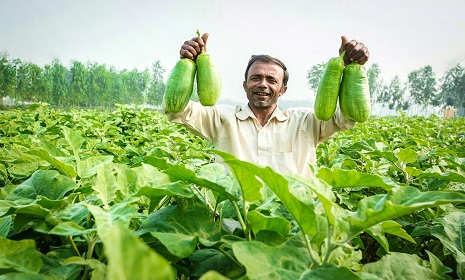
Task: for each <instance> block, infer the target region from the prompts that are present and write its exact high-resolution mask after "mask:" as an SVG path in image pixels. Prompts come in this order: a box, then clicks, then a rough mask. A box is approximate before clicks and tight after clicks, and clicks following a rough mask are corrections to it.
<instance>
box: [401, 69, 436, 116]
mask: <svg viewBox="0 0 465 280" xmlns="http://www.w3.org/2000/svg"><path fill="white" fill-rule="evenodd" d="M408 88H409V91H410V96H411V97H412V99H413V102H414V103H415V104H417V105H419V106H421V107H422V108H423V109H426V107H428V105H433V104H434V100H435V98H436V78H435V75H434V72H433V68H432V67H431V66H430V65H427V66H425V67H423V68H421V69H419V70H416V71H412V72H410V73H409V74H408Z"/></svg>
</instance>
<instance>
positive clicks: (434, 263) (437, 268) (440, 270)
mask: <svg viewBox="0 0 465 280" xmlns="http://www.w3.org/2000/svg"><path fill="white" fill-rule="evenodd" d="M426 253H427V254H428V257H429V261H430V263H431V270H432V271H434V272H435V273H436V274H438V275H439V276H441V277H442V279H448V280H449V279H450V280H452V277H450V276H449V275H447V273H451V272H452V269H451V268H449V267H447V266H445V265H444V264H442V262H441V261H440V260H439V258H438V257H436V256H435V255H434V254H433V253H431V252H430V251H426Z"/></svg>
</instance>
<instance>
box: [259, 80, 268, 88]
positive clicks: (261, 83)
mask: <svg viewBox="0 0 465 280" xmlns="http://www.w3.org/2000/svg"><path fill="white" fill-rule="evenodd" d="M258 86H259V87H262V88H263V87H264V88H267V87H268V83H267V82H266V79H261V80H260V83H259V84H258Z"/></svg>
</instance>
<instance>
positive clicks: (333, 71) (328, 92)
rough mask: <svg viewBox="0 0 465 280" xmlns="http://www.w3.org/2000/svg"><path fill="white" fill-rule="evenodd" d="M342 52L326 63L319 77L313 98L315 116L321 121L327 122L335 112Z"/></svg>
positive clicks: (341, 68) (342, 64)
mask: <svg viewBox="0 0 465 280" xmlns="http://www.w3.org/2000/svg"><path fill="white" fill-rule="evenodd" d="M345 53H346V51H345V50H344V51H343V52H342V53H341V55H340V56H337V57H333V58H331V59H330V60H329V61H328V64H327V65H326V68H325V72H324V73H323V76H322V77H321V80H320V83H319V84H318V89H317V93H316V97H315V105H314V111H315V116H316V117H317V118H318V119H319V120H322V121H327V120H329V119H330V118H331V117H332V116H333V115H334V112H335V111H336V106H337V100H338V97H339V88H340V83H341V77H342V73H343V70H344V60H343V57H344V55H345Z"/></svg>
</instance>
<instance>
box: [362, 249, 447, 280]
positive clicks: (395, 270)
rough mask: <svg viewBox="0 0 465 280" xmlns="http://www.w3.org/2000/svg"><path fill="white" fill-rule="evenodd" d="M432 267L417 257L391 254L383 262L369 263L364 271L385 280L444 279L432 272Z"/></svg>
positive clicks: (384, 257) (383, 258) (364, 267)
mask: <svg viewBox="0 0 465 280" xmlns="http://www.w3.org/2000/svg"><path fill="white" fill-rule="evenodd" d="M429 267H431V265H430V264H429V263H428V262H427V261H424V260H422V259H420V258H419V257H418V256H416V255H409V254H405V253H396V252H391V253H390V254H388V255H385V256H383V257H382V258H381V260H379V261H377V262H374V263H368V264H366V265H364V266H363V268H362V271H363V272H367V273H371V274H374V275H377V276H378V277H380V278H381V279H383V280H391V279H392V280H394V279H409V280H424V279H438V280H439V279H443V278H442V277H441V276H440V275H438V274H437V273H435V272H434V271H432V270H431V269H430V268H429Z"/></svg>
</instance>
